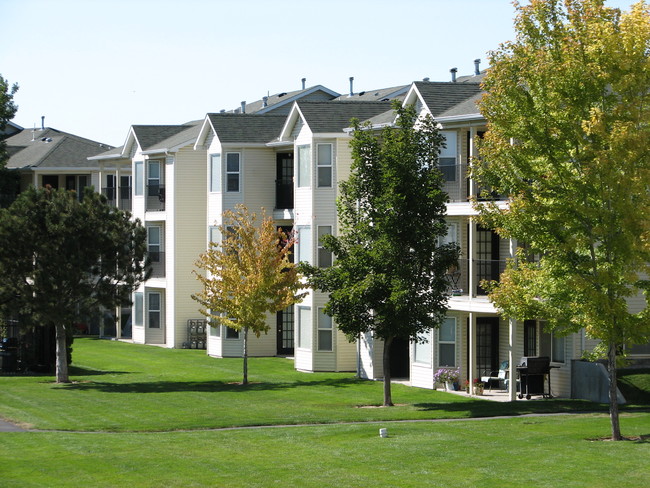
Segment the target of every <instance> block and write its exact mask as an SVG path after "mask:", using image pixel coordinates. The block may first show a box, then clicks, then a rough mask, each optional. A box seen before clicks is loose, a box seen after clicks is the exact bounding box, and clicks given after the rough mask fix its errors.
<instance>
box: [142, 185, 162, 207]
mask: <svg viewBox="0 0 650 488" xmlns="http://www.w3.org/2000/svg"><path fill="white" fill-rule="evenodd" d="M145 210H147V211H154V212H156V211H159V212H160V211H163V210H165V185H160V184H158V185H147V199H146V204H145Z"/></svg>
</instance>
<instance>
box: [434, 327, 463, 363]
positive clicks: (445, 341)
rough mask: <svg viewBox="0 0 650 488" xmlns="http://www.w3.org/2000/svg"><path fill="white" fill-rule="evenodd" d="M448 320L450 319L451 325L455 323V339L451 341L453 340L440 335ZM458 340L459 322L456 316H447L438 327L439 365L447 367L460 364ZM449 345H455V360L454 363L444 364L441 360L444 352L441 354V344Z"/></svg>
mask: <svg viewBox="0 0 650 488" xmlns="http://www.w3.org/2000/svg"><path fill="white" fill-rule="evenodd" d="M447 321H449V323H450V325H451V324H452V323H453V332H454V340H453V341H451V340H443V339H441V337H440V333H441V331H442V327H443V326H444V325H445V322H447ZM457 340H458V323H457V320H456V317H445V318H444V319H443V321H442V323H441V324H440V327H439V328H438V347H437V349H438V366H440V367H447V368H455V367H457V364H458V354H457V352H456V343H457ZM449 345H452V346H453V351H454V361H453V362H454V364H442V362H441V358H442V354H441V347H440V346H449Z"/></svg>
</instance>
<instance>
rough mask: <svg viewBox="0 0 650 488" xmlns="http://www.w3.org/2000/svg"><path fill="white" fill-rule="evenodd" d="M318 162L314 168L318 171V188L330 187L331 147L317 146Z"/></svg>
mask: <svg viewBox="0 0 650 488" xmlns="http://www.w3.org/2000/svg"><path fill="white" fill-rule="evenodd" d="M316 147H317V150H318V160H317V161H316V167H317V170H318V187H319V188H331V187H332V145H331V144H317V145H316Z"/></svg>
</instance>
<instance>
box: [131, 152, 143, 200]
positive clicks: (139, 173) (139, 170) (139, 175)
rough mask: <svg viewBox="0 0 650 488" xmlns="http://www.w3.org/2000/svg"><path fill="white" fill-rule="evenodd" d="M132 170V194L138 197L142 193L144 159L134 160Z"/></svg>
mask: <svg viewBox="0 0 650 488" xmlns="http://www.w3.org/2000/svg"><path fill="white" fill-rule="evenodd" d="M133 172H134V179H135V188H134V195H135V196H136V197H139V196H142V195H144V161H136V162H135V168H134V170H133Z"/></svg>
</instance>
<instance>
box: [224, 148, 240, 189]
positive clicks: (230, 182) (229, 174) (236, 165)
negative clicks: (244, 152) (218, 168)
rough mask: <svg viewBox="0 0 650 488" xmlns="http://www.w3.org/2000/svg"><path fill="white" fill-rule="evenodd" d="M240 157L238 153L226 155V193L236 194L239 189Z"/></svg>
mask: <svg viewBox="0 0 650 488" xmlns="http://www.w3.org/2000/svg"><path fill="white" fill-rule="evenodd" d="M240 159H241V157H240V154H239V153H226V191H227V192H230V193H238V192H239V191H240V187H241V161H240Z"/></svg>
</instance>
